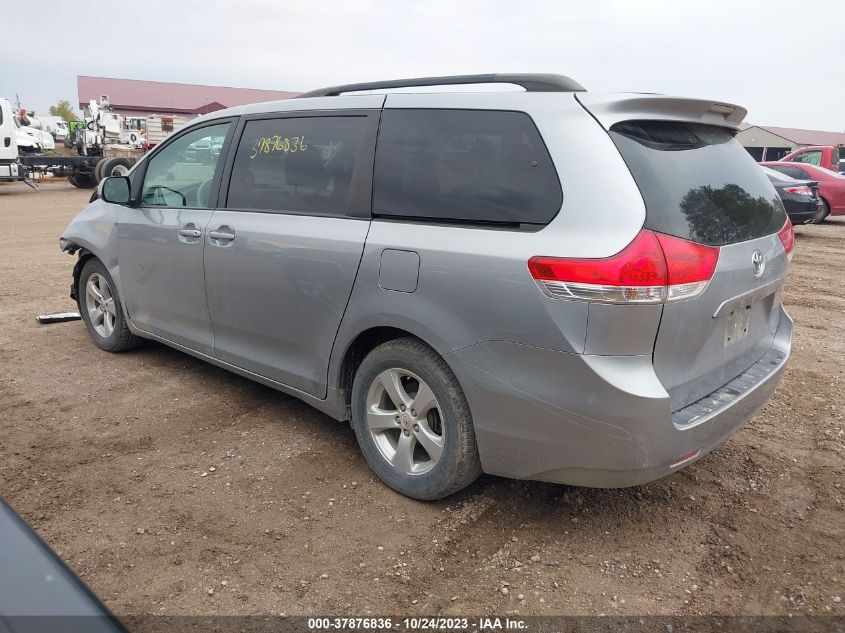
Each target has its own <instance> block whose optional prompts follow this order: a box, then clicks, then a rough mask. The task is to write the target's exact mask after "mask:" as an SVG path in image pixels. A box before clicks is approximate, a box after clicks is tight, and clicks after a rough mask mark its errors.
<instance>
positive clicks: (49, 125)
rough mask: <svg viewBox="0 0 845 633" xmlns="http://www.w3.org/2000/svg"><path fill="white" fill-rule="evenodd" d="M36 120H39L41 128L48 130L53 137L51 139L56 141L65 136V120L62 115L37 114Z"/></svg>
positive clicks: (61, 139)
mask: <svg viewBox="0 0 845 633" xmlns="http://www.w3.org/2000/svg"><path fill="white" fill-rule="evenodd" d="M38 120H39V121H41V129H42V130H43V131H45V132H48V133H49V134H50V136H52V137H53V140H55V141H56V142H61V141H64V140H65V137H66V136H67V121H65V120H64V119H63V118H62V117H60V116H54V115H49V116H39V117H38Z"/></svg>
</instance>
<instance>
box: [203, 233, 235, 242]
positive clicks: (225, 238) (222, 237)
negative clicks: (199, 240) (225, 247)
mask: <svg viewBox="0 0 845 633" xmlns="http://www.w3.org/2000/svg"><path fill="white" fill-rule="evenodd" d="M208 237H210V238H211V239H213V240H219V241H221V242H231V241H232V240H233V239H235V234H234V233H227V232H226V231H209V232H208Z"/></svg>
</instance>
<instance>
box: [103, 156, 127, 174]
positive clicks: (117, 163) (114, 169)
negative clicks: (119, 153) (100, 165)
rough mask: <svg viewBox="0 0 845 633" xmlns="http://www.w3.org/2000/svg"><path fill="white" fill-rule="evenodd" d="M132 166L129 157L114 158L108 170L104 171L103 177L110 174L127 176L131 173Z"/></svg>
mask: <svg viewBox="0 0 845 633" xmlns="http://www.w3.org/2000/svg"><path fill="white" fill-rule="evenodd" d="M130 167H132V163H130V162H129V159H128V158H113V159H112V163H111V165H109V169H108V171H104V172H103V178H106V177H108V176H125V175H126V174H128V173H129V168H130Z"/></svg>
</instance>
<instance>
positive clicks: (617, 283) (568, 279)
mask: <svg viewBox="0 0 845 633" xmlns="http://www.w3.org/2000/svg"><path fill="white" fill-rule="evenodd" d="M718 259H719V249H718V248H717V247H713V246H705V245H703V244H696V243H694V242H689V241H687V240H682V239H680V238H677V237H671V236H668V235H663V234H661V233H654V232H653V231H649V230H648V229H643V230H641V231H640V232H639V233H638V234H637V236H636V237H635V238H634V240H633V241H632V242H631V243H630V244H628V246H626V247H625V248H624V249H622V250H621V251H620V252H619V253H617V254H616V255H613V256H612V257H606V258H604V259H570V258H561V257H532V258H531V259H530V260H528V269H529V271H531V276H532V277H534V280H535V281H536V282H537V285H538V286H539V287H540V290H542V291H543V293H544V294H546V295H547V296H549V297H552V298H553V299H582V300H586V301H601V302H604V303H664V302H666V301H678V300H680V299H689V298H691V297H694V296H696V295H699V294H701V293H702V292H704V289H705V288H706V287H707V284H708V282H709V281H710V279H711V278H712V277H713V271H714V270H715V269H716V262H717V261H718Z"/></svg>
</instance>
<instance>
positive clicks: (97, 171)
mask: <svg viewBox="0 0 845 633" xmlns="http://www.w3.org/2000/svg"><path fill="white" fill-rule="evenodd" d="M107 160H108V158H101V159H100V160H98V161H97V164H96V165H95V166H94V180H96V181H97V184H99V182H100V181H101V180H102V179H103V165H104V164H105V163H106V161H107Z"/></svg>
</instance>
